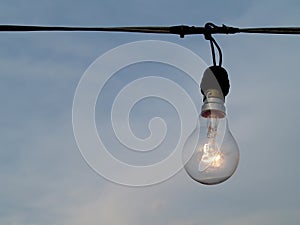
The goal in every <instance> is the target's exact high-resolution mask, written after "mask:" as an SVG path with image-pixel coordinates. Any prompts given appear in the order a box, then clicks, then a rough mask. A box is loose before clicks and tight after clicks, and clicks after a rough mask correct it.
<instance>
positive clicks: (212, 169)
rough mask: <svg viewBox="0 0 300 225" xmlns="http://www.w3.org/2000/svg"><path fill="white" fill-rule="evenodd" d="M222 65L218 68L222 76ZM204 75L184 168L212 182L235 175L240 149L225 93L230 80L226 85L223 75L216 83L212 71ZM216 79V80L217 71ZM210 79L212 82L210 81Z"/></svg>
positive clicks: (191, 174)
mask: <svg viewBox="0 0 300 225" xmlns="http://www.w3.org/2000/svg"><path fill="white" fill-rule="evenodd" d="M220 68H221V69H223V68H222V67H220ZM220 68H217V72H218V74H219V76H220ZM210 69H211V68H210ZM223 70H224V69H223ZM223 70H221V72H222V73H221V75H222V76H224V71H225V70H224V71H223ZM209 72H210V73H211V71H209ZM215 72H216V71H215ZM225 72H226V71H225ZM204 75H205V76H204V79H202V83H201V89H202V93H203V94H204V96H205V97H204V104H203V106H202V110H201V114H200V116H199V119H198V122H197V126H196V128H195V130H194V131H193V132H192V134H191V135H190V136H189V137H188V139H187V141H186V143H185V145H184V149H183V160H184V163H185V165H184V168H185V170H186V172H187V173H188V175H189V176H190V177H191V178H192V179H194V180H195V181H197V182H199V183H202V184H207V185H212V184H219V183H222V182H223V181H225V180H227V179H228V178H229V177H231V176H232V174H233V173H234V172H235V170H236V168H237V165H238V162H239V149H238V145H237V143H236V141H235V140H234V138H233V136H232V134H231V132H230V130H229V127H228V121H227V118H226V112H225V106H224V102H225V98H224V96H223V94H222V93H226V94H227V93H228V91H229V81H228V84H227V83H226V85H227V87H224V86H225V85H224V82H223V83H221V84H220V79H219V80H218V82H217V85H216V84H215V83H214V82H216V81H214V82H211V81H212V74H209V75H207V73H205V74H204ZM226 75H227V73H226ZM208 78H209V79H208ZM213 79H215V80H216V78H215V75H214V76H213ZM225 80H226V79H225ZM227 80H228V79H227ZM208 81H209V82H210V83H209V84H208V85H207V83H208ZM220 86H221V88H220ZM222 88H223V89H222ZM225 88H227V89H228V90H227V91H226V89H225ZM224 90H225V91H224Z"/></svg>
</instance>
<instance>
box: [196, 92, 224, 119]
mask: <svg viewBox="0 0 300 225" xmlns="http://www.w3.org/2000/svg"><path fill="white" fill-rule="evenodd" d="M224 103H225V101H224V100H223V99H221V98H216V97H207V98H206V99H205V100H204V103H203V105H202V108H201V116H202V117H204V118H209V117H216V118H224V117H225V116H226V108H225V105H224Z"/></svg>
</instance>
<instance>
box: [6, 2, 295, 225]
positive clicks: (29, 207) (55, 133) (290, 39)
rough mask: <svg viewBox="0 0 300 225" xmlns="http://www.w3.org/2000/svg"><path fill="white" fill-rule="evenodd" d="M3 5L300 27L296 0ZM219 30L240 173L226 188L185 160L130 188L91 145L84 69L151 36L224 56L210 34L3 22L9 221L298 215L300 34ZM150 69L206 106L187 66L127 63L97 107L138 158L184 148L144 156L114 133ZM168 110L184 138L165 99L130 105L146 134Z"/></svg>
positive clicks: (161, 22) (55, 13) (107, 135)
mask: <svg viewBox="0 0 300 225" xmlns="http://www.w3.org/2000/svg"><path fill="white" fill-rule="evenodd" d="M0 6H1V7H0V24H26V25H58V26H59V25H61V26H64V25H68V26H138V25H140V26H150V25H153V26H169V25H179V24H187V25H194V26H203V25H204V24H205V23H206V22H214V23H215V24H217V25H221V24H226V25H229V26H236V27H267V26H300V24H299V21H300V15H299V8H300V3H299V1H296V0H287V1H278V0H276V1H266V0H265V1H264V0H262V1H258V0H254V1H237V0H229V1H196V0H193V1H189V0H187V1H177V0H175V1H170V0H167V1H158V0H152V1H141V0H129V1H115V0H110V1H108V0H102V1H95V0H86V1H71V0H65V1H57V0H53V1H45V0H39V1H37V0H28V1H20V0H0ZM215 38H216V40H217V41H218V42H219V44H220V46H221V48H222V50H223V55H224V59H223V60H224V64H223V66H224V67H225V68H226V69H227V71H228V73H229V76H230V81H231V90H230V94H229V96H228V97H227V100H226V106H227V112H228V120H229V124H230V129H231V131H232V133H233V135H234V137H235V138H236V140H237V142H238V144H239V149H240V163H239V166H238V168H237V171H236V172H235V174H234V175H233V176H232V177H231V178H230V179H229V180H227V181H226V182H224V183H222V184H219V185H216V186H205V185H201V184H199V183H196V182H195V181H193V180H192V179H190V178H189V177H188V175H187V174H186V173H185V171H184V170H181V171H179V172H178V173H177V174H176V175H174V176H172V177H171V178H170V179H167V180H166V181H164V182H161V183H158V184H155V185H150V186H147V187H129V186H124V185H120V184H116V183H114V182H111V181H109V180H107V179H105V178H103V177H101V176H100V175H99V174H97V173H95V172H94V171H93V170H92V168H91V167H90V166H89V165H88V164H87V163H86V162H85V160H84V158H83V157H82V155H81V153H80V151H79V148H78V146H77V144H76V140H75V137H74V133H73V127H72V104H73V98H74V95H75V91H76V87H77V85H78V84H79V81H80V79H81V77H82V76H83V74H84V73H85V71H86V70H87V69H88V68H89V66H90V65H91V64H92V63H93V62H94V61H95V60H96V59H97V58H98V57H99V56H101V55H103V54H104V53H106V52H107V51H109V50H111V49H113V48H115V47H117V46H119V45H121V44H126V43H131V42H134V41H144V40H159V41H168V42H172V43H176V44H179V45H181V46H183V47H185V48H188V49H190V50H191V51H193V52H194V53H196V54H197V55H198V56H199V57H200V58H201V59H203V61H204V62H205V63H206V64H207V65H210V64H211V55H210V49H209V45H208V43H207V41H205V40H204V38H203V37H202V36H193V37H186V38H184V39H180V38H179V37H177V36H174V35H154V34H124V33H122V34H121V33H81V32H76V33H49V32H46V33H1V34H0V79H1V82H0V102H1V107H0V115H1V117H0V124H1V126H0V143H1V149H0V225H68V224H73V225H81V224H85V225H98V224H107V225H118V224H123V225H127V224H128V225H140V224H143V225H150V224H174V225H221V224H222V225H227V224H228V225H229V224H240V225H250V224H251V225H253V224H257V225H260V224H261V225H282V224H289V225H298V224H299V222H300V198H299V196H300V195H299V190H300V176H299V170H300V166H299V162H298V160H299V158H300V151H299V143H298V140H299V133H300V122H299V119H298V116H299V113H300V104H299V103H300V98H299V97H298V95H299V94H298V89H299V87H298V84H299V83H300V76H299V74H298V71H300V64H299V60H298V59H299V57H300V55H299V50H300V49H299V41H300V39H299V38H300V37H297V36H291V35H282V36H281V35H252V34H239V35H234V36H221V35H216V36H215ZM297 46H298V47H297ZM128 54H129V53H128ZM141 54H142V53H141ZM124 57H126V54H125V55H124ZM112 63H113V62H112ZM126 75H128V76H126ZM149 75H159V76H162V77H164V78H168V79H172V80H173V81H174V82H176V83H177V84H180V85H181V87H182V88H184V89H185V90H186V91H187V92H188V93H189V94H191V96H192V99H193V100H194V101H195V102H196V103H195V104H196V106H197V107H198V108H200V106H201V101H202V100H201V97H199V96H197V91H195V90H196V89H197V87H196V86H195V84H194V83H193V82H192V81H191V79H190V78H187V77H186V76H185V74H184V73H182V72H180V71H178V70H174V68H170V67H166V66H163V65H158V64H155V63H152V64H151V63H140V64H139V65H136V67H134V66H131V67H130V66H129V67H128V68H125V69H124V70H121V71H119V72H118V73H116V75H115V76H114V77H112V78H111V79H110V80H109V82H108V83H107V84H106V86H105V88H104V93H103V94H102V95H101V96H100V97H99V99H98V103H99V104H98V103H97V105H96V115H95V117H96V123H97V129H98V133H99V135H102V138H103V142H105V143H106V144H107V145H109V146H112V152H111V153H112V154H113V155H114V156H115V157H117V158H119V159H120V160H122V161H125V162H128V163H133V164H139V163H148V164H151V163H153V162H154V161H155V160H157V159H162V158H163V157H166V155H168V154H170V152H168V151H167V150H165V151H164V150H161V151H160V152H158V153H156V154H155V153H153V154H152V152H151V153H149V154H150V155H149V157H141V154H142V153H139V154H138V156H136V155H135V154H134V152H130V151H129V152H126V151H125V150H126V149H125V148H124V146H120V144H119V143H118V141H117V140H116V139H115V138H114V136H113V135H114V134H113V132H112V128H111V126H112V125H111V124H110V122H111V121H110V119H109V116H110V108H111V107H110V106H111V104H112V102H111V101H112V100H113V96H115V95H116V94H117V93H118V92H119V91H120V89H122V88H123V87H124V86H125V85H127V84H128V83H130V82H132V81H133V80H134V79H138V78H140V77H145V76H149ZM141 89H143V87H141ZM165 92H167V90H165ZM157 116H160V117H162V118H163V119H164V120H165V122H166V124H167V125H168V130H167V132H169V133H167V134H166V138H168V140H169V141H168V143H169V144H170V146H173V145H174V143H173V141H176V140H177V139H178V135H179V134H178V132H176V131H177V130H178V129H179V128H180V122H178V119H179V118H178V115H176V111H175V110H174V108H172V106H170V104H166V102H165V101H162V100H159V99H145V100H143V101H140V102H139V104H137V105H136V108H133V109H132V115H130V118H131V123H132V129H133V132H135V133H137V135H138V136H139V137H140V138H145V137H147V135H149V130H148V128H147V124H148V122H149V121H150V120H151V118H153V117H157ZM120 118H121V117H120ZM123 150H124V151H123ZM151 154H152V155H151ZM142 156H143V155H142ZM139 160H142V162H140V161H139ZM143 160H144V161H143ZM113 169H114V168H112V170H113ZM117 172H119V173H120V174H121V175H123V176H125V178H126V176H130V174H126V173H123V171H117Z"/></svg>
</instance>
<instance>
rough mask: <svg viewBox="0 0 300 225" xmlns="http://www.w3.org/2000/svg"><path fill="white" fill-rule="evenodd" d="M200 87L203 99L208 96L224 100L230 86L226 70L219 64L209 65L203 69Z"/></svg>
mask: <svg viewBox="0 0 300 225" xmlns="http://www.w3.org/2000/svg"><path fill="white" fill-rule="evenodd" d="M200 88H201V93H202V95H203V101H205V100H206V98H210V97H213V98H220V99H223V101H225V97H226V95H228V93H229V88H230V83H229V79H228V73H227V71H226V70H225V69H224V68H223V67H221V66H210V67H209V68H207V69H206V70H205V71H204V74H203V77H202V81H201V84H200Z"/></svg>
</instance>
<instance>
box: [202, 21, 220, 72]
mask: <svg viewBox="0 0 300 225" xmlns="http://www.w3.org/2000/svg"><path fill="white" fill-rule="evenodd" d="M204 28H205V31H204V38H205V39H206V40H208V41H209V42H210V48H211V55H212V60H213V65H214V66H216V65H217V63H216V53H215V47H216V48H217V50H218V53H219V66H222V50H221V48H220V46H219V45H218V43H217V41H216V40H215V39H214V38H213V36H212V30H213V29H214V28H217V26H216V25H215V24H213V23H207V24H205V27H204Z"/></svg>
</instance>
